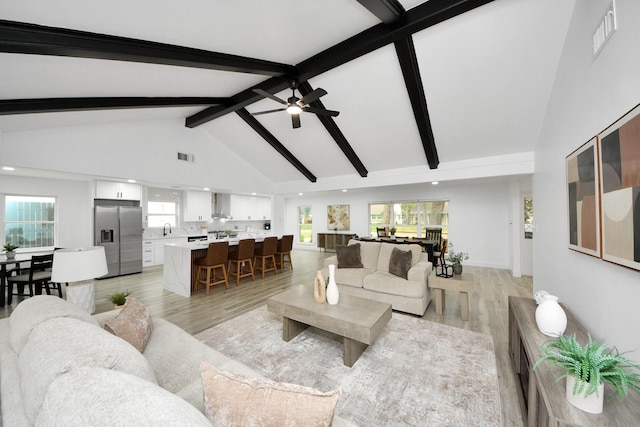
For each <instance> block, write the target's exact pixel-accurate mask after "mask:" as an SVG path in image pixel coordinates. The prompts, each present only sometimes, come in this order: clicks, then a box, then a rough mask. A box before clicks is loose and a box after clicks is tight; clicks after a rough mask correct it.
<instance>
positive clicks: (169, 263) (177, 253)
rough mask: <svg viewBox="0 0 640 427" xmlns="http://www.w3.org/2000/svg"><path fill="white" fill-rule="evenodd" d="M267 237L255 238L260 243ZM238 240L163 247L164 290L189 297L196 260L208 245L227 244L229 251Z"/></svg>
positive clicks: (220, 240)
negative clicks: (226, 242) (214, 243)
mask: <svg viewBox="0 0 640 427" xmlns="http://www.w3.org/2000/svg"><path fill="white" fill-rule="evenodd" d="M265 237H267V236H260V237H255V240H256V243H261V242H263V241H264V239H265ZM240 240H241V239H240V238H224V239H215V240H209V241H200V242H182V243H169V244H166V245H165V246H164V272H163V276H164V280H163V283H164V285H163V286H164V288H165V289H166V290H168V291H171V292H175V293H176V294H178V295H182V296H184V297H188V296H191V287H192V286H191V285H192V284H193V283H195V280H196V268H195V267H194V265H193V262H194V261H195V259H196V258H200V257H203V256H205V255H206V254H207V248H208V247H209V243H213V242H224V241H228V242H229V251H231V250H232V247H233V246H237V245H238V242H239V241H240Z"/></svg>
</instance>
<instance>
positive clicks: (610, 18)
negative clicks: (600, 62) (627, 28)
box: [593, 1, 618, 58]
mask: <svg viewBox="0 0 640 427" xmlns="http://www.w3.org/2000/svg"><path fill="white" fill-rule="evenodd" d="M617 28H618V22H617V19H616V4H615V2H613V1H612V2H611V4H610V5H609V7H608V8H607V11H606V12H605V14H604V17H603V18H602V19H601V20H600V23H599V24H598V28H596V31H595V32H594V33H593V57H594V58H595V57H596V56H598V54H599V53H600V52H601V51H602V49H603V48H604V45H605V44H606V43H607V42H608V41H609V39H610V38H611V36H612V35H613V33H614V32H615V31H616V29H617Z"/></svg>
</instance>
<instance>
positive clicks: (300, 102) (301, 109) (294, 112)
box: [251, 80, 340, 129]
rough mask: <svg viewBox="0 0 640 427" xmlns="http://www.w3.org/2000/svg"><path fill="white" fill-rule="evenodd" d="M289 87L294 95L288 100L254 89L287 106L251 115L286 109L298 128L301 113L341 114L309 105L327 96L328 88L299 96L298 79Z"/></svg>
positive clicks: (290, 82)
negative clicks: (297, 91)
mask: <svg viewBox="0 0 640 427" xmlns="http://www.w3.org/2000/svg"><path fill="white" fill-rule="evenodd" d="M289 88H290V89H291V92H292V95H291V96H290V97H289V98H288V99H287V100H286V101H285V100H284V99H281V98H278V97H277V96H275V95H273V94H270V93H269V92H267V91H265V90H262V89H253V91H254V92H255V93H257V94H258V95H262V96H264V97H265V98H269V99H272V100H274V101H276V102H278V103H280V104H282V105H285V107H284V108H277V109H275V110H266V111H258V112H256V113H251V115H252V116H257V115H260V114H269V113H276V112H278V111H286V112H287V113H289V114H290V115H291V124H292V126H293V128H294V129H297V128H299V127H300V113H313V114H318V115H321V116H331V117H336V116H337V115H338V114H340V112H339V111H333V110H325V109H324V108H313V107H310V106H309V104H310V103H312V102H314V101H317V100H318V99H320V97H322V96H325V95H326V94H327V91H326V90H324V89H322V88H317V89H316V90H314V91H312V92H310V93H308V94H307V95H306V96H303V97H302V98H298V97H297V96H296V89H297V88H298V82H297V81H296V80H291V81H289Z"/></svg>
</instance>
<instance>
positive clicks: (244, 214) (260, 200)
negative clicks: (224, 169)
mask: <svg viewBox="0 0 640 427" xmlns="http://www.w3.org/2000/svg"><path fill="white" fill-rule="evenodd" d="M230 199H231V207H230V211H231V215H233V219H234V220H239V221H243V220H268V219H271V199H269V198H268V197H258V196H241V195H238V194H232V195H231V197H230Z"/></svg>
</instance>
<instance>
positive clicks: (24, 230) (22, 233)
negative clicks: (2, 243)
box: [4, 196, 56, 248]
mask: <svg viewBox="0 0 640 427" xmlns="http://www.w3.org/2000/svg"><path fill="white" fill-rule="evenodd" d="M55 211H56V199H55V197H30V196H6V198H5V215H4V232H5V237H6V238H5V240H6V243H11V244H13V245H17V246H19V247H20V248H40V247H51V246H55Z"/></svg>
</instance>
